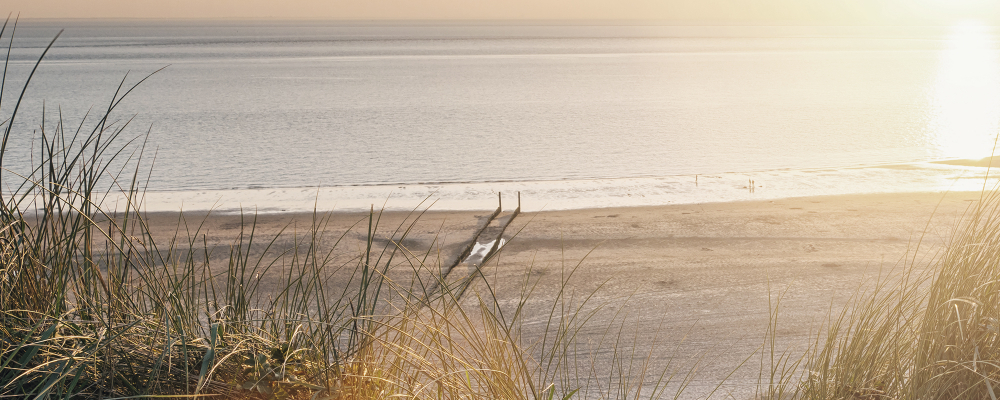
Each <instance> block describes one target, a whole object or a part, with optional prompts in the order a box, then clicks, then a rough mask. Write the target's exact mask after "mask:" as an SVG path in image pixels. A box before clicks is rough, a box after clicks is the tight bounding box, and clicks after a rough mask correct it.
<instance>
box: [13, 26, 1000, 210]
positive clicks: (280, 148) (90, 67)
mask: <svg viewBox="0 0 1000 400" xmlns="http://www.w3.org/2000/svg"><path fill="white" fill-rule="evenodd" d="M60 28H65V32H64V33H63V35H62V37H61V38H60V39H59V40H58V41H57V42H56V44H55V47H54V48H53V49H52V50H51V51H50V53H49V55H48V56H47V57H46V60H45V61H44V62H43V63H42V64H41V66H40V67H39V69H38V72H37V74H36V76H35V78H33V79H34V80H33V81H32V82H31V85H30V87H29V90H28V92H27V94H26V101H25V103H24V104H23V105H22V108H21V110H20V116H19V117H18V118H19V119H18V120H16V121H15V132H17V135H16V136H15V137H13V138H12V139H11V143H10V144H9V145H8V146H9V147H10V148H11V149H12V150H10V151H9V156H8V157H7V159H5V160H4V164H5V165H4V167H7V168H10V169H11V170H14V171H25V170H26V169H27V166H28V165H29V158H30V157H31V155H32V152H33V151H34V152H35V153H37V139H38V131H39V129H38V127H39V126H40V124H41V116H42V106H43V100H44V105H45V107H46V117H47V118H48V121H49V123H51V122H52V121H54V120H55V119H56V118H57V117H58V116H59V113H61V115H62V118H63V119H64V121H66V122H67V124H68V125H71V126H74V127H75V125H76V124H78V123H79V121H80V120H81V118H83V116H84V114H85V113H86V112H87V111H88V110H89V109H90V108H91V107H93V108H95V109H101V108H104V107H107V104H108V102H109V101H110V100H111V97H112V95H113V94H114V91H115V89H116V87H117V85H118V83H119V82H120V81H121V80H122V79H123V77H124V76H125V75H126V73H128V77H127V79H126V82H127V83H134V82H136V81H137V80H138V79H139V78H141V77H142V76H145V75H146V74H149V73H151V72H153V71H155V70H157V69H160V68H162V67H164V66H166V69H164V70H163V71H161V72H159V73H157V74H156V75H154V76H153V77H151V78H150V79H149V80H147V81H146V82H144V83H143V84H142V85H141V86H140V87H139V88H138V89H137V90H136V91H135V92H133V93H132V94H130V95H129V96H130V98H129V99H127V100H126V101H125V102H123V103H122V105H121V108H120V109H119V111H118V112H117V113H116V115H117V116H118V117H119V118H120V119H119V123H123V121H125V120H127V119H129V118H132V116H133V115H134V116H135V117H134V119H133V120H132V121H131V122H130V129H129V131H128V132H131V135H130V136H136V135H141V134H143V133H145V132H146V131H147V130H150V136H149V143H148V145H147V147H148V148H151V149H155V152H156V162H155V164H156V165H155V168H154V173H153V175H152V178H151V180H150V183H149V187H148V190H149V193H150V196H149V198H150V203H149V205H150V207H161V208H163V209H177V208H179V207H180V205H179V204H178V203H185V204H186V206H185V207H186V209H191V208H207V207H212V206H213V204H216V201H217V200H219V199H226V201H228V203H226V204H225V205H222V206H221V207H223V208H225V207H229V208H232V207H236V206H237V204H243V205H244V206H247V205H250V204H252V205H253V206H257V207H260V208H263V209H282V210H284V209H303V208H311V206H312V201H313V200H315V198H316V193H317V190H320V191H323V193H324V196H326V197H327V198H326V200H328V201H329V202H330V204H331V205H337V204H339V205H341V206H345V205H346V206H349V207H353V206H355V204H354V203H357V204H356V205H357V206H358V207H360V206H361V204H362V203H365V204H367V203H370V202H371V200H372V199H373V198H374V199H377V198H379V197H383V198H384V197H385V196H387V195H388V193H389V192H390V191H392V192H393V193H394V194H393V195H394V196H396V197H404V198H409V199H410V200H415V199H419V198H423V196H425V195H431V196H435V195H437V196H442V198H441V200H442V201H441V204H443V205H448V204H451V207H453V208H470V207H471V208H476V207H480V206H479V205H478V204H483V205H482V207H483V208H485V207H489V206H490V204H491V203H490V201H491V200H490V199H492V194H491V193H492V192H494V191H497V190H501V189H502V190H506V191H516V190H522V189H524V190H526V191H527V190H533V192H532V195H533V201H535V202H536V203H537V204H543V203H544V204H549V205H550V206H551V207H555V208H573V207H590V206H601V205H645V204H664V203H672V202H695V201H699V202H700V201H731V200H743V199H750V198H767V197H768V196H771V197H774V196H779V197H780V196H794V195H814V194H835V193H841V192H843V193H862V192H885V191H914V190H941V189H942V188H948V187H954V185H955V182H957V181H956V179H959V180H963V182H965V183H963V185H967V186H969V187H974V186H976V183H975V182H976V179H978V177H979V176H981V175H982V171H981V169H976V168H964V167H956V166H942V165H937V164H930V163H929V162H930V161H935V160H943V159H956V158H962V159H964V158H970V159H973V158H982V157H985V156H988V155H989V154H990V152H991V150H992V146H993V140H994V138H995V136H996V133H997V123H998V120H1000V61H998V59H1000V57H998V50H997V36H996V32H995V31H994V30H993V28H991V27H985V26H980V25H976V24H974V23H967V24H963V25H957V26H952V27H907V28H900V27H662V26H525V25H506V26H505V25H482V26H467V25H461V24H451V25H417V24H410V25H406V24H399V25H361V24H347V23H301V24H293V23H279V22H211V21H207V22H169V21H166V22H149V21H142V22H134V21H107V22H80V21H42V22H38V21H36V22H27V23H25V22H23V21H22V22H21V24H20V25H19V26H18V28H17V29H18V30H17V34H16V39H15V41H14V45H13V46H14V49H13V51H12V54H11V62H10V71H9V72H8V88H7V89H6V91H5V93H4V98H3V104H2V105H0V107H2V108H3V109H4V110H7V111H6V112H9V110H10V107H11V105H12V103H13V99H14V95H15V94H16V93H15V92H14V91H11V89H10V87H9V86H10V85H12V84H13V85H15V86H16V85H20V84H21V83H22V82H23V80H24V77H25V76H26V74H27V71H28V70H30V68H31V66H32V65H33V63H34V60H35V59H36V58H37V57H38V55H39V54H40V53H41V50H42V49H43V48H44V46H45V45H46V44H47V43H48V41H49V40H50V39H51V38H52V37H53V36H54V35H55V34H56V32H58V30H59V29H60ZM6 112H5V114H6ZM91 112H92V113H93V112H94V111H91ZM33 132H34V133H33ZM33 146H34V147H33ZM33 148H34V150H32V149H33ZM900 165H902V166H905V168H897V166H900ZM817 171H821V172H817ZM830 171H832V172H830ZM858 171H860V172H858ZM914 171H915V172H914ZM816 174H819V175H822V176H824V178H822V179H820V180H819V182H826V183H818V182H817V180H816V179H814V178H811V177H814V176H818V175H816ZM695 175H699V176H702V177H701V178H700V180H699V181H698V184H697V185H694V183H693V182H694V180H695V178H694V176H695ZM711 177H718V180H716V181H713V179H714V178H711ZM8 179H9V178H8ZM750 179H753V180H754V182H755V184H754V186H759V187H757V188H756V190H755V191H754V192H753V193H751V192H750V190H749V182H750ZM665 182H673V183H670V184H667V183H665ZM713 182H715V183H713ZM723 182H724V183H723ZM689 183H690V184H689ZM664 185H666V186H664ZM713 185H717V186H713ZM979 185H981V182H979ZM317 188H320V189H317ZM351 188H354V189H351ZM359 188H360V189H359ZM278 192H280V193H285V194H286V196H285V197H282V196H279V195H276V194H275V193H278ZM348 192H350V193H353V194H349V193H348ZM268 193H271V194H270V195H269V194H268ZM310 193H311V195H310ZM359 193H360V194H359ZM157 196H159V197H157ZM338 196H339V197H338ZM352 196H354V197H352ZM750 196H756V197H750ZM480 197H485V203H479V202H480V201H481V200H479V198H480ZM619 197H620V198H622V199H626V200H627V199H628V198H632V197H635V198H636V199H645V200H641V201H639V200H635V201H633V200H628V201H618V200H615V199H618V198H619ZM157 199H159V200H157ZM352 199H353V200H352ZM573 199H578V200H579V199H586V200H585V201H584V200H579V201H576V200H573ZM463 201H464V203H463ZM244 202H247V203H248V204H244ZM449 202H452V203H449ZM411 203H412V202H411ZM407 204H410V203H407ZM215 206H216V207H219V205H215Z"/></svg>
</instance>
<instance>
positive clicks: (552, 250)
mask: <svg viewBox="0 0 1000 400" xmlns="http://www.w3.org/2000/svg"><path fill="white" fill-rule="evenodd" d="M979 198H980V194H979V193H978V192H956V193H948V194H943V193H906V194H865V195H849V196H828V197H805V198H791V199H782V200H773V201H748V202H733V203H708V204H694V205H667V206H657V207H635V208H604V209H584V210H571V211H553V212H545V211H543V212H537V213H524V214H521V215H519V216H518V217H517V218H516V219H515V220H514V221H513V223H512V224H511V225H510V227H509V228H508V229H507V231H506V232H505V234H504V237H505V238H507V239H508V240H509V243H508V244H507V245H506V246H504V247H503V249H502V252H501V253H500V255H499V257H496V258H495V259H494V262H490V263H488V264H487V265H486V266H484V267H483V270H482V271H483V273H484V275H485V276H486V277H487V278H488V281H489V284H490V285H491V287H492V288H493V290H494V291H495V292H496V293H497V296H498V298H499V299H498V300H499V303H500V304H501V305H511V304H514V303H515V302H516V300H517V299H519V298H520V295H521V288H522V286H523V283H524V282H525V279H526V273H527V271H528V270H529V268H530V274H531V275H530V276H527V277H528V278H530V280H531V281H532V282H536V280H537V286H536V288H535V292H534V294H533V295H532V296H531V300H530V301H529V302H528V303H527V305H526V309H525V315H526V319H525V325H524V332H523V333H524V335H523V337H524V339H525V343H527V344H530V343H532V342H534V341H537V340H538V336H539V335H540V333H541V332H543V330H544V325H545V322H546V321H547V319H548V317H549V313H550V310H551V304H552V303H551V301H552V299H553V297H554V296H555V293H557V292H558V288H559V287H560V282H561V281H562V280H563V279H565V277H566V273H567V272H568V271H570V270H572V269H573V268H574V267H575V266H577V265H579V268H577V269H576V272H575V274H574V275H573V276H572V278H571V279H570V280H569V281H568V284H567V288H568V290H569V293H571V296H572V298H573V299H574V300H573V301H574V302H579V300H580V299H581V298H583V297H584V296H585V295H589V294H591V293H595V295H594V296H593V298H592V299H591V300H590V304H591V305H592V306H597V305H602V304H603V305H604V306H605V309H604V311H601V312H598V313H597V314H596V315H595V316H594V317H593V318H592V319H591V321H589V323H588V325H587V328H585V329H583V330H581V332H580V333H579V336H578V339H579V340H581V343H591V344H593V343H596V341H597V340H599V338H600V336H601V335H602V334H604V333H605V331H606V329H607V327H608V325H609V324H611V323H616V324H622V323H621V318H622V314H618V317H615V315H616V314H615V312H614V311H616V310H617V309H619V308H621V309H623V310H625V311H626V314H625V315H627V316H628V319H627V322H626V323H625V324H624V325H620V326H623V327H624V329H625V331H627V332H628V335H627V336H628V337H632V336H631V335H633V334H635V338H636V339H637V340H636V342H635V343H636V344H635V345H634V346H633V345H632V342H631V339H630V341H629V346H630V347H635V348H637V349H639V350H640V355H642V356H645V354H647V352H648V346H649V345H650V344H651V343H653V342H658V345H657V346H658V347H656V348H655V349H654V350H653V352H652V353H651V354H652V356H651V359H652V365H653V366H654V367H656V366H664V365H666V364H667V363H668V362H671V360H673V362H674V363H675V364H674V365H677V366H679V367H681V368H689V367H690V366H691V364H690V363H691V362H693V361H694V360H697V359H698V358H699V357H701V361H700V364H699V365H700V366H699V367H698V371H697V372H696V375H695V379H694V381H693V382H692V384H691V387H690V388H689V390H688V392H686V393H687V394H689V395H690V396H698V395H703V394H705V393H706V392H707V391H709V390H712V388H713V387H714V386H715V385H717V384H718V383H719V381H720V380H721V379H722V378H724V377H725V376H727V375H728V374H729V373H730V372H732V371H733V370H734V369H735V368H736V367H737V366H738V365H739V364H740V363H741V362H742V361H743V360H744V359H746V358H747V357H748V356H749V355H751V354H752V353H753V352H754V351H755V350H756V349H757V348H758V347H759V346H761V343H762V341H763V339H764V333H765V330H766V328H767V324H768V320H769V308H770V307H771V305H773V301H774V300H775V299H777V297H778V296H779V295H781V298H782V300H781V307H780V314H779V316H780V323H779V329H778V336H779V345H780V346H781V348H786V347H788V346H790V347H791V348H799V349H800V348H804V346H805V345H806V344H807V343H808V338H809V337H810V334H811V333H813V332H815V330H816V329H817V327H818V326H819V324H820V323H821V322H822V321H823V320H824V318H825V317H826V316H827V314H828V313H829V312H830V310H834V311H838V310H840V309H841V308H842V307H843V305H844V304H845V303H846V302H847V301H848V299H849V298H850V296H851V295H852V294H854V293H855V292H856V291H857V290H858V289H859V288H861V287H864V285H866V284H869V283H871V282H873V281H874V278H875V277H877V276H878V275H879V273H880V270H881V271H882V273H885V272H886V271H888V270H890V269H892V268H893V267H894V266H899V265H901V263H902V262H903V261H904V260H907V261H906V262H910V261H909V260H915V261H913V262H915V263H916V265H918V266H923V265H927V262H928V260H930V257H932V256H933V254H934V252H935V251H937V250H939V249H941V246H942V245H943V244H945V243H946V242H947V240H948V238H949V237H950V235H951V231H952V229H953V228H954V227H955V226H956V224H957V223H958V222H959V220H960V218H961V216H962V214H963V212H965V210H966V209H967V208H968V207H969V206H970V205H971V204H975V202H977V201H978V200H979ZM525 201H530V199H525ZM490 213H491V211H482V212H446V211H428V212H426V213H424V214H423V215H421V216H420V217H419V219H418V220H416V222H413V221H414V220H415V215H414V214H407V213H389V212H387V213H383V214H382V215H381V219H380V220H379V221H378V230H377V234H376V236H377V237H379V238H380V240H382V241H381V242H380V243H376V247H378V246H384V245H385V244H386V243H387V242H385V240H387V239H388V238H389V237H394V238H396V239H397V241H399V239H400V238H403V237H402V235H401V234H400V233H399V232H402V231H403V230H406V229H409V233H408V234H407V235H406V236H405V238H403V239H402V240H401V241H400V243H401V244H402V245H403V246H404V247H405V248H406V249H407V251H409V252H410V254H409V255H408V256H406V257H398V260H399V261H396V262H394V265H395V266H394V271H392V272H391V273H390V276H392V277H394V278H398V279H399V280H400V282H399V283H400V284H402V285H420V284H424V285H426V284H427V283H428V282H431V281H433V280H434V279H433V277H432V275H433V274H434V273H435V272H436V270H435V268H438V267H437V266H439V265H444V264H447V263H448V261H450V260H453V259H454V258H455V257H456V255H457V254H458V253H459V252H460V251H461V249H463V248H464V247H465V246H466V245H467V244H468V242H469V240H471V237H472V235H473V232H474V231H475V230H476V227H477V226H479V225H480V224H481V223H482V222H483V221H484V219H485V218H486V217H487V216H488V215H489V214H490ZM327 215H328V216H329V220H328V221H326V222H327V226H326V230H325V232H326V234H325V235H324V236H323V237H322V238H321V239H320V241H321V242H322V243H323V244H324V245H326V246H329V245H332V244H334V243H335V242H337V241H338V240H339V243H338V244H337V246H336V250H335V251H334V252H333V253H331V256H330V257H331V260H333V262H332V263H331V265H343V266H345V267H350V266H352V265H353V264H352V260H355V262H356V258H355V257H356V256H357V255H358V254H359V252H361V251H363V249H364V245H365V242H364V238H365V233H366V230H367V229H368V216H367V214H358V213H337V212H333V213H331V214H327ZM243 218H244V221H245V222H249V221H250V220H251V219H252V218H253V217H252V216H246V217H243ZM256 218H257V221H256V230H255V232H254V235H255V237H256V239H255V240H256V241H257V242H258V243H260V245H258V246H256V247H252V248H251V253H252V254H251V255H252V256H257V255H259V254H260V253H261V252H263V247H261V245H262V244H264V243H266V242H267V241H269V240H270V239H272V238H274V237H276V235H277V239H275V240H274V245H273V246H271V248H270V250H269V251H270V252H271V254H279V253H280V252H282V251H290V250H291V249H293V243H294V240H293V238H294V237H295V236H296V235H297V236H299V237H300V238H301V237H304V236H303V235H308V232H309V229H310V227H311V226H312V225H313V221H314V218H313V215H311V214H267V215H260V216H257V217H256ZM147 221H148V223H149V224H150V227H151V232H152V234H153V235H154V238H155V239H156V241H157V243H158V245H160V246H161V247H162V246H163V245H164V244H165V243H168V242H169V240H170V238H171V237H173V235H174V234H175V233H179V235H178V237H180V238H183V239H182V240H181V241H180V242H179V243H182V245H180V247H185V245H183V243H186V241H187V240H188V239H187V238H188V237H194V236H195V233H196V232H197V239H196V240H195V243H196V245H195V247H197V248H203V247H205V246H206V245H207V247H208V249H209V254H210V258H211V259H213V263H217V262H221V260H224V259H227V258H228V254H229V249H230V246H231V245H232V244H233V243H235V242H234V240H235V239H236V238H238V237H239V230H240V225H241V220H240V217H239V216H232V215H229V216H226V215H220V216H207V217H206V216H205V214H204V213H187V214H185V215H184V216H183V218H182V217H181V216H180V215H179V214H171V213H156V214H150V215H149V216H148V218H147ZM178 222H180V224H178ZM185 224H186V225H185ZM178 226H181V228H180V229H178ZM400 227H401V228H400ZM397 228H399V229H397ZM282 230H283V231H282ZM393 231H397V232H396V233H395V234H394V233H393ZM279 232H281V234H280V235H278V234H279ZM244 233H245V235H244V240H246V239H248V238H249V235H247V234H248V233H249V231H245V232H244ZM481 240H482V239H481ZM918 243H919V244H920V246H919V249H918V246H917V244H918ZM421 262H422V263H423V266H421V264H420V263H421ZM461 268H465V269H466V270H467V269H468V268H470V267H468V266H459V269H461ZM281 269H282V268H281V265H277V266H275V267H273V268H272V270H271V271H270V272H269V274H271V275H275V276H276V277H277V276H278V275H277V274H278V273H280V272H281ZM413 271H417V272H418V274H417V275H418V276H420V279H419V281H420V282H416V283H414V282H413V281H412V280H410V281H408V282H404V281H406V280H407V279H408V278H406V277H408V276H413ZM456 271H458V270H456ZM462 271H465V270H462ZM473 288H474V290H475V291H479V292H480V293H483V292H484V291H485V290H486V287H485V286H484V283H483V282H482V281H481V280H480V281H477V282H476V283H475V285H474V286H473ZM595 291H596V292H595ZM769 297H770V301H772V303H769ZM769 304H770V305H769ZM590 309H591V308H587V310H590ZM615 318H618V319H617V320H616V319H615ZM614 321H618V322H614ZM615 329H616V331H617V329H618V328H617V327H615ZM581 351H582V350H581ZM759 365H760V360H759V359H758V358H753V359H751V360H750V361H749V362H747V365H746V366H745V367H744V368H742V369H740V370H739V371H737V372H736V373H735V374H733V376H732V377H731V378H730V381H729V382H728V383H727V384H726V385H724V386H723V387H722V388H721V389H720V391H721V392H720V393H731V394H732V395H733V396H734V397H736V398H746V397H749V396H751V395H752V388H753V387H754V385H755V384H756V381H757V377H758V370H759ZM685 397H688V396H687V395H686V396H685Z"/></svg>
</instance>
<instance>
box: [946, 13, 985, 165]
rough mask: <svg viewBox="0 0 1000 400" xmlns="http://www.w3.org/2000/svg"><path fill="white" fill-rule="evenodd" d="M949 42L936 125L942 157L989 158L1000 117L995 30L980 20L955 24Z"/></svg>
mask: <svg viewBox="0 0 1000 400" xmlns="http://www.w3.org/2000/svg"><path fill="white" fill-rule="evenodd" d="M945 46H946V47H945V49H944V50H942V52H941V56H940V62H939V68H938V74H937V81H936V83H935V87H934V92H933V99H932V103H933V107H934V115H933V118H932V121H931V125H930V128H931V130H932V132H934V134H935V137H936V142H937V145H938V147H939V149H940V152H941V156H943V157H947V158H982V157H986V156H989V155H990V151H991V150H992V149H993V139H994V137H995V136H996V134H997V124H998V120H1000V59H998V55H997V43H996V41H995V37H994V32H993V29H992V27H988V26H985V25H982V24H977V23H963V24H959V25H955V26H954V27H953V28H952V32H951V34H950V35H949V36H948V38H947V43H946V44H945Z"/></svg>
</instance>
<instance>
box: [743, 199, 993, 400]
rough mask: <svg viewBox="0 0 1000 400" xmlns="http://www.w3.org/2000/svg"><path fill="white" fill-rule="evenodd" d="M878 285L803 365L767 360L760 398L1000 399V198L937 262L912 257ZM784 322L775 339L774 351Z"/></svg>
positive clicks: (976, 208) (837, 315) (987, 203)
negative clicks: (776, 339) (920, 260)
mask: <svg viewBox="0 0 1000 400" xmlns="http://www.w3.org/2000/svg"><path fill="white" fill-rule="evenodd" d="M913 254H917V251H916V250H914V251H913ZM873 282H874V283H873V284H871V285H867V286H860V287H859V290H858V292H857V293H856V294H855V295H854V296H853V300H852V301H851V303H850V304H849V305H848V306H846V307H844V308H843V309H841V310H840V311H837V312H834V313H831V317H830V318H829V319H828V321H827V323H826V325H825V328H824V329H823V330H822V331H821V332H819V333H818V334H817V335H816V336H815V341H814V342H813V343H812V345H810V347H809V348H808V349H807V351H805V352H804V354H803V355H802V356H801V357H798V356H796V355H794V354H791V353H787V352H786V353H781V354H776V352H775V351H774V350H772V351H771V352H770V354H768V352H767V351H765V352H763V353H762V356H764V357H765V358H769V359H768V360H766V361H764V362H762V364H761V365H762V377H763V378H762V379H761V384H760V385H759V386H758V396H759V397H761V398H796V399H866V400H867V399H871V400H875V399H996V398H997V396H1000V381H998V380H1000V192H998V191H997V190H996V189H995V188H994V189H993V190H989V191H987V190H984V191H983V194H982V198H981V200H980V201H979V202H978V203H976V204H974V205H971V206H970V208H969V209H968V210H967V212H966V214H965V216H964V218H963V220H962V221H961V223H960V224H959V225H957V226H956V227H955V230H954V231H953V232H952V233H951V238H950V241H949V242H948V243H947V246H946V247H945V248H944V249H943V250H942V251H941V253H940V254H938V255H936V256H935V259H934V260H933V261H931V262H930V263H921V262H919V261H917V260H916V259H915V256H914V257H911V258H909V259H906V260H904V261H903V262H902V264H901V265H900V266H899V267H898V268H891V269H887V270H884V271H882V273H880V275H879V276H878V277H877V279H875V280H874V281H873ZM778 314H780V313H779V312H777V310H775V313H773V314H772V324H771V328H770V329H769V331H768V332H767V334H766V337H767V338H768V339H767V340H768V341H770V343H773V340H774V337H775V333H774V332H775V331H776V330H777V326H778V325H780V323H779V322H777V315H778Z"/></svg>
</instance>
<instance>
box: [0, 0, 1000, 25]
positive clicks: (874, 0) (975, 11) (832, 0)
mask: <svg viewBox="0 0 1000 400" xmlns="http://www.w3.org/2000/svg"><path fill="white" fill-rule="evenodd" d="M996 3H1000V2H997V1H992V0H353V1H345V0H155V1H150V0H0V10H7V11H12V12H14V13H18V12H19V13H20V14H21V17H22V18H240V19H244V18H276V19H339V20H401V19H402V20H407V19H409V20H539V19H541V20H552V19H554V20H581V19H599V20H663V21H674V22H681V23H723V24H729V23H782V24H785V23H792V24H838V23H846V24H926V23H931V24H936V23H949V22H952V21H954V20H957V19H967V18H978V19H981V20H985V21H986V22H996V21H998V20H1000V19H998V18H997V14H998V13H1000V6H998V5H997V4H996Z"/></svg>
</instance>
